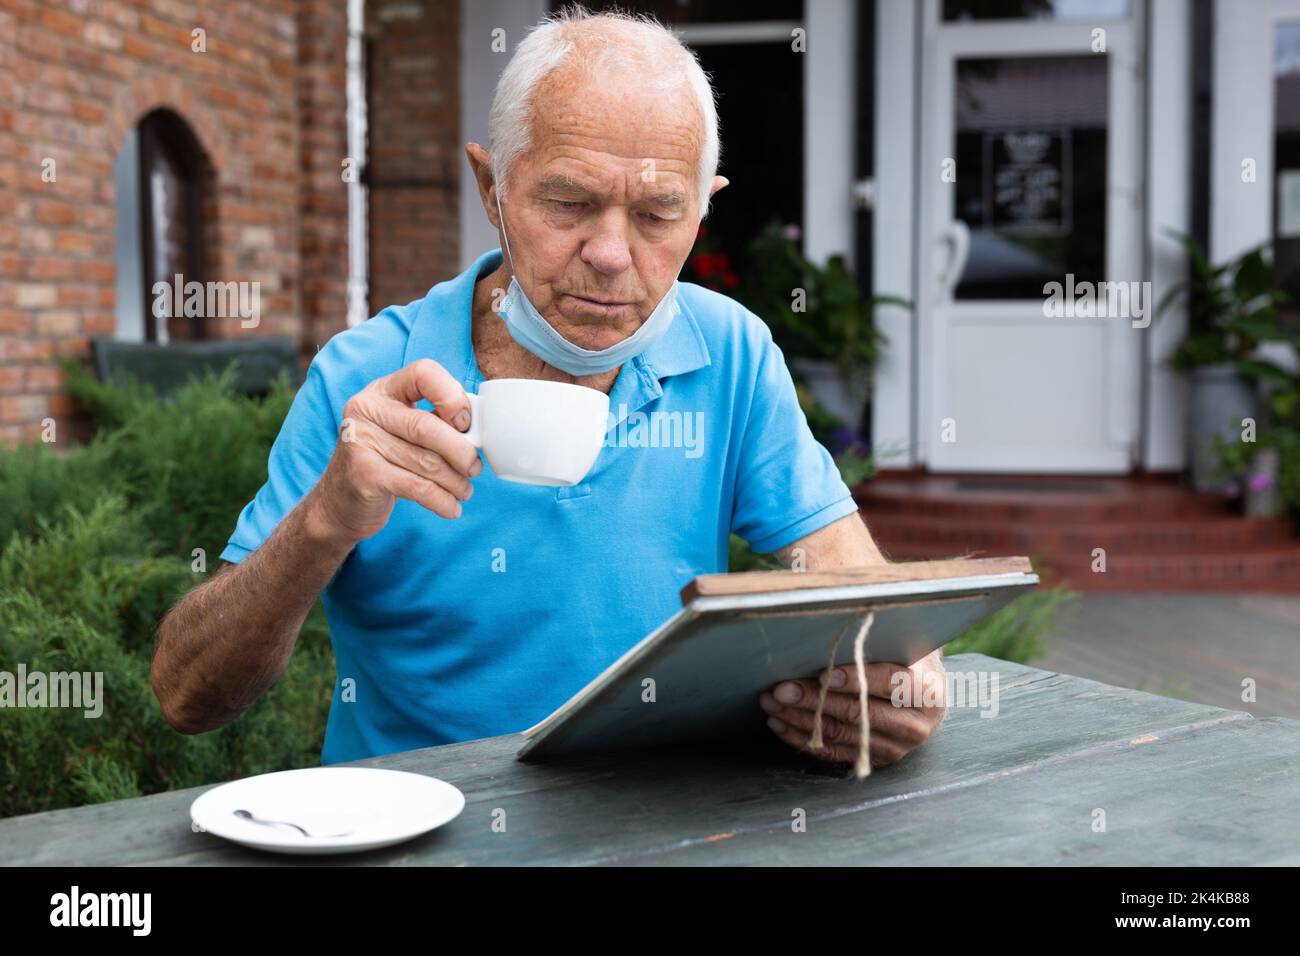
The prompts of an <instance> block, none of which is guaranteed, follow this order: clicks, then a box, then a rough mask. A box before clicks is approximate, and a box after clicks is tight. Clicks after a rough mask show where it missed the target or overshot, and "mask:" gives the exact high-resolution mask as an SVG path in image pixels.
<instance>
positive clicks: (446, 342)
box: [403, 249, 711, 411]
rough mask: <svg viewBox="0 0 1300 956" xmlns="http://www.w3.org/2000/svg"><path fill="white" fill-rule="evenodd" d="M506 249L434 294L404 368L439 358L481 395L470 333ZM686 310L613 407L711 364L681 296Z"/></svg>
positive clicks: (630, 368) (626, 369) (634, 370)
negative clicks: (483, 289) (479, 299)
mask: <svg viewBox="0 0 1300 956" xmlns="http://www.w3.org/2000/svg"><path fill="white" fill-rule="evenodd" d="M501 258H502V253H501V250H500V249H493V250H491V251H489V252H485V253H483V255H481V256H479V257H478V258H477V259H475V260H474V263H473V265H471V266H470V267H469V268H468V269H466V270H465V271H464V272H462V273H461V274H460V275H458V276H456V277H455V278H454V279H450V280H448V281H447V282H440V283H439V284H438V285H436V286H434V287H433V288H432V289H430V290H429V294H428V295H427V296H425V298H424V301H423V302H422V303H421V306H420V309H419V312H418V314H417V315H416V318H415V322H414V323H413V325H412V328H411V335H410V338H409V339H408V340H407V343H406V355H405V358H404V361H403V364H404V365H409V364H410V363H411V362H414V361H416V360H417V359H421V358H436V359H437V361H438V363H439V364H441V365H442V366H443V368H445V369H447V371H448V372H450V373H451V374H452V375H453V376H454V377H455V378H456V380H457V381H459V382H460V383H461V384H462V385H463V386H464V387H465V388H466V390H467V391H477V390H478V386H479V385H480V384H481V383H482V381H483V378H482V375H481V374H480V372H479V368H478V363H477V362H476V361H475V360H474V345H473V342H472V341H471V335H470V329H471V322H472V314H471V313H472V308H473V303H474V284H475V283H476V282H477V281H478V280H479V279H480V278H482V277H483V276H485V275H488V274H489V273H491V272H493V271H494V270H496V269H497V267H499V266H500V265H501ZM677 301H678V303H679V305H680V306H681V310H680V311H679V312H678V313H677V316H676V318H674V319H673V322H672V324H671V325H669V326H668V331H666V332H665V333H664V335H663V337H662V338H661V339H659V341H658V342H655V343H654V344H653V345H651V346H650V347H649V348H647V349H646V350H645V351H644V352H642V353H641V354H640V355H637V356H635V357H634V358H633V359H632V360H631V361H630V362H627V363H625V364H624V366H623V368H622V369H621V370H620V371H619V375H618V379H617V380H616V381H615V383H614V387H613V389H611V391H610V406H611V408H613V409H617V408H618V407H619V402H620V401H622V402H623V403H624V404H625V405H626V406H628V410H629V411H635V410H636V409H637V408H640V407H641V406H642V405H644V404H645V403H646V402H648V401H651V400H653V399H655V398H658V397H659V396H660V395H662V394H663V389H662V387H660V385H659V382H660V381H661V380H663V379H665V378H668V377H669V376H671V375H683V374H685V373H687V372H693V371H695V370H696V369H699V368H703V367H705V366H706V365H709V364H710V361H711V360H710V357H709V350H708V346H707V345H706V344H705V342H704V335H703V333H702V332H701V331H700V326H699V321H698V320H697V319H696V317H695V315H694V314H693V313H692V312H691V309H690V306H688V305H687V303H686V300H685V297H684V296H680V295H679V296H678V298H677Z"/></svg>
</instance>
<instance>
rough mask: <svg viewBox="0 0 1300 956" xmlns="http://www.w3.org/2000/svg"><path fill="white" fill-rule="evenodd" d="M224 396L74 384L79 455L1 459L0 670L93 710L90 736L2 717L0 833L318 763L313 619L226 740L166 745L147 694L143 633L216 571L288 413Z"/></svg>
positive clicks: (226, 730)
mask: <svg viewBox="0 0 1300 956" xmlns="http://www.w3.org/2000/svg"><path fill="white" fill-rule="evenodd" d="M230 382H231V379H230V376H229V375H227V376H225V377H222V378H217V379H210V380H208V381H204V382H196V383H194V384H192V385H189V386H187V387H185V388H184V389H182V390H180V391H179V392H178V393H177V394H176V395H175V396H174V397H173V398H171V399H168V400H166V401H162V400H159V399H158V398H157V397H156V396H154V395H153V394H152V393H150V392H149V391H148V390H146V389H143V388H138V387H135V388H120V387H116V386H105V385H100V384H99V383H97V382H95V381H93V380H92V379H90V378H89V377H88V376H86V375H85V374H84V373H80V372H78V373H74V374H73V376H72V386H71V387H72V389H73V391H74V392H75V393H76V394H78V395H79V396H80V397H81V399H82V401H83V403H84V404H85V406H86V407H87V408H89V409H90V411H91V414H92V417H94V418H95V419H96V421H97V422H98V424H99V433H98V434H97V436H96V437H95V439H94V440H93V441H92V442H91V443H90V444H89V445H86V446H83V447H75V448H71V449H67V450H62V451H54V450H52V449H51V448H50V447H48V446H44V445H42V446H36V447H31V448H19V449H14V450H12V451H9V452H0V502H3V507H2V508H0V532H2V533H3V537H0V670H4V671H8V672H10V673H14V672H16V670H17V666H18V664H19V663H20V662H21V663H22V664H23V665H25V667H26V670H27V672H28V673H29V674H30V673H37V672H40V673H49V672H90V673H94V672H100V673H102V674H103V708H104V709H103V714H102V716H100V717H98V718H91V719H88V718H86V717H85V716H84V714H83V710H75V709H71V708H56V707H45V708H23V709H6V710H5V711H4V713H3V715H2V719H0V815H4V816H9V815H13V814H19V813H32V812H37V811H41V810H49V809H56V808H59V807H66V806H74V805H78V804H85V803H95V802H99V801H103V800H112V799H119V798H123V797H133V796H138V795H141V794H148V793H155V792H159V791H163V790H169V789H177V788H184V787H191V786H197V785H200V784H205V783H212V782H216V781H221V780H226V779H231V778H234V777H238V776H243V775H247V774H255V773H263V772H268V771H272V770H283V769H289V768H292V767H299V766H309V765H313V764H317V763H319V760H320V747H321V744H322V742H323V739H324V730H325V720H326V716H327V714H328V710H329V701H330V697H331V695H332V692H333V687H334V664H333V658H332V655H331V653H330V647H329V637H328V632H327V629H326V627H325V621H324V615H323V612H322V610H321V608H320V606H319V604H318V605H317V606H316V608H315V609H314V610H313V611H312V613H311V615H310V616H309V617H308V621H307V623H306V625H305V626H304V628H303V633H302V636H301V637H300V639H299V642H298V644H297V646H296V649H295V652H294V656H293V660H292V662H291V664H290V666H289V669H288V670H287V671H286V672H285V674H284V676H283V677H282V678H281V679H280V681H279V682H278V683H277V684H276V686H275V687H274V688H273V689H272V690H271V691H270V692H269V693H267V694H266V695H264V696H263V697H262V698H261V699H260V700H259V701H258V702H257V703H256V704H254V705H253V706H252V707H251V708H249V710H248V711H246V712H245V713H244V714H243V715H241V716H240V717H239V718H238V719H237V720H235V721H234V722H232V723H231V724H229V725H227V726H226V727H223V728H221V729H219V730H216V731H213V732H210V733H206V734H200V735H197V736H186V735H183V734H179V733H176V732H175V731H174V730H172V729H171V727H169V726H168V725H167V723H166V721H165V720H164V719H163V716H162V712H161V709H160V707H159V704H158V701H157V698H156V697H155V695H154V692H153V687H152V684H151V682H150V676H149V673H150V664H151V661H152V656H153V649H154V638H155V635H156V632H157V626H158V622H159V621H160V620H161V619H162V617H163V616H164V615H165V614H166V612H167V610H168V609H169V608H170V607H171V606H172V605H173V604H174V603H175V602H176V601H177V600H178V599H179V598H180V597H181V596H182V595H183V594H185V592H186V591H188V590H189V589H190V588H192V587H194V586H195V585H196V584H198V583H200V582H201V581H203V580H205V579H206V578H207V577H208V575H209V574H210V573H212V572H214V571H215V570H216V567H217V565H218V560H217V556H218V555H219V553H220V551H221V550H222V548H223V547H224V545H225V542H226V540H227V539H228V537H229V535H230V532H231V530H232V529H233V527H234V523H235V519H236V517H237V515H238V513H239V509H240V508H241V507H243V505H244V504H245V503H246V502H247V501H248V500H249V499H250V498H251V497H252V496H253V495H254V494H255V493H256V491H257V489H258V488H259V487H260V486H261V484H262V483H263V482H264V481H265V479H266V458H267V454H268V452H269V450H270V445H271V442H272V441H273V440H274V437H275V435H276V433H277V431H278V429H279V426H280V422H281V421H282V420H283V417H284V415H285V413H286V411H287V409H288V404H289V401H290V400H291V399H292V394H291V392H290V391H289V389H288V388H287V386H285V387H281V388H278V389H277V390H276V391H275V392H274V393H273V394H272V395H271V396H269V397H268V398H266V399H264V400H260V401H259V400H253V399H248V398H245V397H241V396H238V395H235V394H233V393H232V392H231V390H230ZM194 548H203V549H204V550H205V552H206V554H207V561H206V566H202V565H197V564H196V562H195V561H194V559H193V557H192V551H193V549H194ZM196 566H198V567H200V568H201V570H198V571H196V570H195V567H196Z"/></svg>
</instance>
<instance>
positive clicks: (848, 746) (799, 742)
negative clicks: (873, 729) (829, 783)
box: [768, 717, 910, 767]
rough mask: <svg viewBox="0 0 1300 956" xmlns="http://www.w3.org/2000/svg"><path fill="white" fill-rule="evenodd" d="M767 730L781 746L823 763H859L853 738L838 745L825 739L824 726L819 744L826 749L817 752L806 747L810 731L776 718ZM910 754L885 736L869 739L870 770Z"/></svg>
mask: <svg viewBox="0 0 1300 956" xmlns="http://www.w3.org/2000/svg"><path fill="white" fill-rule="evenodd" d="M768 727H770V728H771V730H772V733H774V734H776V736H777V737H778V738H779V739H780V740H781V741H782V742H784V743H786V744H788V745H789V746H791V747H794V748H795V749H796V750H801V751H803V752H804V753H806V754H810V755H812V756H814V757H816V758H818V759H819V760H826V761H829V762H832V763H845V764H848V763H855V762H856V761H857V759H858V742H857V740H856V738H855V739H854V740H853V741H852V742H851V743H844V742H841V741H831V740H829V739H828V738H827V736H826V725H825V724H823V725H822V740H823V742H824V743H825V744H826V746H824V747H822V749H820V750H813V749H812V747H811V746H809V744H810V742H811V740H812V732H811V730H806V729H804V728H801V727H798V726H795V725H794V724H792V723H788V722H786V721H784V720H782V719H781V718H779V717H770V718H768ZM909 752H910V748H908V747H906V746H903V745H900V744H899V743H897V742H896V741H894V740H892V739H890V738H889V737H887V736H884V735H877V734H875V733H873V734H872V735H871V747H870V754H871V766H873V767H885V766H888V765H889V764H891V763H894V762H895V761H897V760H900V759H902V758H903V757H905V756H906V755H907V754H908V753H909Z"/></svg>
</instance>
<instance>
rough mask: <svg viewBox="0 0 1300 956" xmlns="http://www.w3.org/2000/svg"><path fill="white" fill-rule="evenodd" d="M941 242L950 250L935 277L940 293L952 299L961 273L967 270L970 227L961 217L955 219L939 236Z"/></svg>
mask: <svg viewBox="0 0 1300 956" xmlns="http://www.w3.org/2000/svg"><path fill="white" fill-rule="evenodd" d="M939 244H940V245H941V246H945V247H947V248H948V250H949V251H948V254H947V255H946V256H943V257H942V258H941V262H942V263H943V265H942V266H941V267H940V269H939V274H938V275H937V276H936V277H935V278H936V280H937V281H938V284H939V292H940V294H941V295H942V296H943V297H944V298H948V299H950V298H952V293H953V290H954V289H956V288H957V282H958V280H959V279H961V274H962V273H963V272H964V271H965V270H966V259H967V257H968V256H969V255H970V228H969V227H968V226H967V225H966V223H964V222H962V221H961V220H960V219H954V220H953V221H952V222H950V223H948V227H947V228H946V229H944V231H943V233H942V234H941V235H940V236H939Z"/></svg>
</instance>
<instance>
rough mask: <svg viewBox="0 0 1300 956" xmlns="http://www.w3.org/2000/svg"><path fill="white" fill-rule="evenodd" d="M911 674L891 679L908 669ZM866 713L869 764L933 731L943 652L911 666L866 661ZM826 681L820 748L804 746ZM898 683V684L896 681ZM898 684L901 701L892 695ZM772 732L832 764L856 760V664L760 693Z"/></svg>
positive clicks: (902, 751) (942, 698) (897, 755)
mask: <svg viewBox="0 0 1300 956" xmlns="http://www.w3.org/2000/svg"><path fill="white" fill-rule="evenodd" d="M909 672H910V678H909V679H908V680H903V679H902V678H895V676H894V675H896V674H900V675H901V674H907V673H909ZM866 674H867V695H868V696H867V716H868V717H869V718H870V726H871V765H872V766H873V767H883V766H886V765H888V764H891V763H894V762H895V761H896V760H900V759H901V758H903V757H905V756H907V754H909V753H911V752H912V751H913V750H915V749H916V748H917V747H919V746H920V745H921V744H923V743H925V741H927V740H928V739H929V738H930V735H931V734H932V733H934V730H935V728H936V727H938V726H939V724H940V723H942V722H943V719H944V717H945V716H946V714H947V699H946V695H945V682H944V679H943V677H944V667H943V656H942V652H941V651H935V652H934V653H932V654H930V655H929V656H928V657H924V658H922V659H921V660H919V661H917V662H916V663H915V664H913V665H912V666H911V667H901V666H899V665H898V664H867V665H866ZM819 679H820V680H829V689H828V690H827V693H826V705H825V707H823V709H822V742H823V744H824V746H823V747H822V748H821V749H820V750H813V749H811V748H810V747H809V746H808V742H809V740H810V739H811V738H812V730H813V713H814V712H815V711H816V709H817V697H818V694H819V692H820V689H821V688H820V685H819V682H818V680H819ZM900 685H901V686H900ZM896 687H899V688H900V691H899V694H898V696H899V698H900V701H901V706H898V705H896V704H895V701H894V699H893V696H892V695H893V694H894V691H895V688H896ZM758 703H759V706H760V707H762V708H763V710H765V711H766V712H767V713H768V715H769V716H768V726H769V727H771V728H772V732H773V733H775V734H776V735H777V737H779V738H780V739H781V740H783V741H785V742H786V743H787V744H789V745H790V746H791V747H794V748H796V749H798V750H802V751H804V752H805V753H809V754H812V755H813V756H815V757H818V758H820V759H822V760H827V761H831V762H834V763H852V762H854V761H855V760H857V756H858V744H859V740H860V734H861V731H860V727H861V723H860V719H861V715H860V711H859V704H858V680H857V668H855V667H854V666H853V665H852V664H846V665H843V666H840V667H836V668H833V669H831V670H829V671H823V672H822V674H821V675H819V678H813V679H799V680H788V681H782V682H781V683H780V684H777V685H775V686H774V687H772V688H769V689H768V690H765V691H763V693H762V694H760V695H759V698H758Z"/></svg>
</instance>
